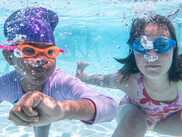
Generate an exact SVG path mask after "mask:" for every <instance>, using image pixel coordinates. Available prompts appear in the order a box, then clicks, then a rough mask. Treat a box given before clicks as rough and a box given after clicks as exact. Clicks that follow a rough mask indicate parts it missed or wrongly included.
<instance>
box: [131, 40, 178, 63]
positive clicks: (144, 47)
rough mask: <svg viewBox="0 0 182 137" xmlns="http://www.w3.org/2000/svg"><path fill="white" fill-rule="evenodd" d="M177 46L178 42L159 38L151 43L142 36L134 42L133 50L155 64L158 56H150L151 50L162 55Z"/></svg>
mask: <svg viewBox="0 0 182 137" xmlns="http://www.w3.org/2000/svg"><path fill="white" fill-rule="evenodd" d="M175 45H176V41H175V40H173V39H167V38H159V39H156V40H155V41H151V40H149V39H148V38H147V36H141V37H140V38H139V39H137V40H135V41H134V42H133V44H132V45H131V49H133V50H135V51H136V52H138V53H141V54H144V58H145V59H146V61H148V62H154V61H156V60H158V55H157V54H150V52H149V51H150V50H154V51H155V52H156V53H158V54H160V53H164V52H167V51H169V50H170V49H171V48H172V47H174V46H175Z"/></svg>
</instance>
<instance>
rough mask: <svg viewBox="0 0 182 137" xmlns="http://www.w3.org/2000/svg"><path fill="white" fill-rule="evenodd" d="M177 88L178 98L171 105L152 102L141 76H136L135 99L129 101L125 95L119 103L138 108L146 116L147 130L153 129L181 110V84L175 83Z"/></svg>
mask: <svg viewBox="0 0 182 137" xmlns="http://www.w3.org/2000/svg"><path fill="white" fill-rule="evenodd" d="M177 86H178V96H177V98H176V99H175V100H174V101H173V102H172V103H164V102H159V101H155V100H152V99H151V98H150V97H149V95H148V94H147V92H146V90H145V88H144V84H143V79H142V75H141V74H139V75H138V86H137V99H136V100H134V99H131V98H130V97H129V96H127V95H125V96H124V97H123V98H122V100H121V101H120V105H122V104H128V103H129V104H131V103H133V104H135V105H137V106H139V107H140V108H141V109H142V110H143V111H144V112H145V114H146V115H147V125H148V129H153V128H154V127H155V124H156V123H157V122H160V121H162V120H163V119H165V118H166V117H167V116H169V115H171V114H173V113H175V112H177V111H179V110H181V109H182V82H181V81H180V82H178V83H177Z"/></svg>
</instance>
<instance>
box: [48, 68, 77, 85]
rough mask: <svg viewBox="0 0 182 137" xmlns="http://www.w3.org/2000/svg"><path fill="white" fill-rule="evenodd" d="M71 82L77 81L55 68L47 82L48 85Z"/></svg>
mask: <svg viewBox="0 0 182 137" xmlns="http://www.w3.org/2000/svg"><path fill="white" fill-rule="evenodd" d="M73 80H79V79H78V78H76V77H74V76H72V75H70V74H67V73H65V72H64V71H62V70H60V69H59V68H56V69H55V71H54V73H53V74H52V75H51V76H50V77H49V82H50V83H54V82H55V83H62V84H65V83H68V82H71V81H73Z"/></svg>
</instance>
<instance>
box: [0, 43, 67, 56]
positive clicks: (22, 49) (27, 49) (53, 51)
mask: <svg viewBox="0 0 182 137" xmlns="http://www.w3.org/2000/svg"><path fill="white" fill-rule="evenodd" d="M0 48H2V49H7V50H14V52H17V53H16V54H22V55H23V57H27V58H31V57H34V56H36V55H37V54H38V53H40V52H43V53H44V54H45V55H46V56H47V57H48V58H56V57H57V56H58V55H59V52H62V53H64V52H65V51H64V50H63V49H59V48H58V47H55V46H51V47H48V48H45V49H40V48H36V47H34V46H31V45H28V44H22V45H19V46H13V47H12V46H4V45H0ZM15 50H16V51H15Z"/></svg>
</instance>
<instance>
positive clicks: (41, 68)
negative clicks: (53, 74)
mask: <svg viewBox="0 0 182 137" xmlns="http://www.w3.org/2000/svg"><path fill="white" fill-rule="evenodd" d="M36 70H37V72H39V73H43V72H46V71H47V70H48V69H47V68H43V67H37V68H36Z"/></svg>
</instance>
